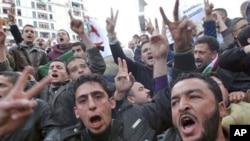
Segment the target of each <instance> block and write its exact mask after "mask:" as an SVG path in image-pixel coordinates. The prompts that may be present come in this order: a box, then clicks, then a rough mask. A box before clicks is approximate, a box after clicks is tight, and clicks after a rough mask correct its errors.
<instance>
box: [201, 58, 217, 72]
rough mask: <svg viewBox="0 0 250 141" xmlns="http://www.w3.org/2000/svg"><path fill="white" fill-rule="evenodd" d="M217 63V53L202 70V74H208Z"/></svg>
mask: <svg viewBox="0 0 250 141" xmlns="http://www.w3.org/2000/svg"><path fill="white" fill-rule="evenodd" d="M218 63H219V58H218V54H217V56H216V57H215V58H214V60H213V61H212V62H211V63H210V64H209V65H208V66H207V67H206V68H205V69H204V70H203V71H202V73H204V74H208V73H210V72H212V71H214V70H215V69H216V68H217V66H218Z"/></svg>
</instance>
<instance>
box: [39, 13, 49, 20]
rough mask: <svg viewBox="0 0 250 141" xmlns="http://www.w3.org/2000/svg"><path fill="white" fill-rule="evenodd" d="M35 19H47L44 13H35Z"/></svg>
mask: <svg viewBox="0 0 250 141" xmlns="http://www.w3.org/2000/svg"><path fill="white" fill-rule="evenodd" d="M37 17H38V18H39V19H46V20H47V19H48V14H46V13H37Z"/></svg>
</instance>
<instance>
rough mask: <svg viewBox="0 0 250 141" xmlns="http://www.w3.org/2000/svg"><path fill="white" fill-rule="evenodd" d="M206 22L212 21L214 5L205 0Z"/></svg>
mask: <svg viewBox="0 0 250 141" xmlns="http://www.w3.org/2000/svg"><path fill="white" fill-rule="evenodd" d="M204 5H205V13H206V20H212V12H213V8H214V5H213V4H212V3H209V0H204Z"/></svg>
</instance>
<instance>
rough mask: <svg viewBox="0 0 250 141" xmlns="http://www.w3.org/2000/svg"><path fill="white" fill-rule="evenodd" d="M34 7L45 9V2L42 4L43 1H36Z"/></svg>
mask: <svg viewBox="0 0 250 141" xmlns="http://www.w3.org/2000/svg"><path fill="white" fill-rule="evenodd" d="M36 7H37V9H42V10H47V8H46V4H43V3H37V4H36Z"/></svg>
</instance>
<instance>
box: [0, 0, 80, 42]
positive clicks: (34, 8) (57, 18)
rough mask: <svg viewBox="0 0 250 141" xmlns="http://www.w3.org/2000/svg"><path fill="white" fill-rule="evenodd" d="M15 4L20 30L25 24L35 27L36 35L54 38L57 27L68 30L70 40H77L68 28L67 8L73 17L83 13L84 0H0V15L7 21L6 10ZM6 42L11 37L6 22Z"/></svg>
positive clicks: (78, 16)
mask: <svg viewBox="0 0 250 141" xmlns="http://www.w3.org/2000/svg"><path fill="white" fill-rule="evenodd" d="M12 2H13V3H15V5H16V24H17V25H18V27H19V29H20V31H22V28H23V26H24V25H26V24H31V25H33V26H34V27H35V29H36V33H35V34H36V36H39V37H44V38H50V37H52V38H55V37H56V32H57V30H59V29H65V30H67V31H68V32H69V34H70V38H71V41H72V42H73V41H76V40H78V37H77V35H76V34H75V33H74V32H72V31H71V29H70V18H69V16H68V10H69V9H71V10H72V12H73V14H74V15H75V17H77V18H82V17H83V15H84V0H0V17H2V18H5V19H6V21H8V15H7V13H8V10H9V8H10V6H11V3H12ZM3 27H4V30H5V31H6V34H7V42H8V41H9V40H11V39H13V37H12V35H11V34H10V32H9V26H8V24H6V25H4V26H3Z"/></svg>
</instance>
